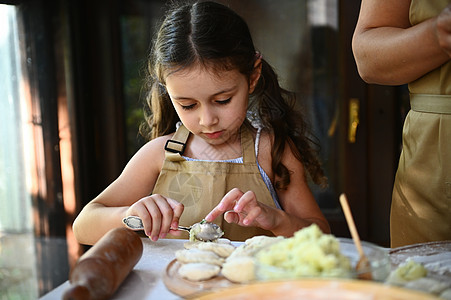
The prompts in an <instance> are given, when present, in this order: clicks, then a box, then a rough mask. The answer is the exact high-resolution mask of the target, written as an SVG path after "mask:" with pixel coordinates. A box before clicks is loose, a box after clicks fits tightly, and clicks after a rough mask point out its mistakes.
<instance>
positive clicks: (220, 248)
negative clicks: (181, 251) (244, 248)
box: [197, 242, 235, 258]
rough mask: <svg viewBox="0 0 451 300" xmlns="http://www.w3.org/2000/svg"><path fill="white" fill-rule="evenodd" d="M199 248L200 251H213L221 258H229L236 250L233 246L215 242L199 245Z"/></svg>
mask: <svg viewBox="0 0 451 300" xmlns="http://www.w3.org/2000/svg"><path fill="white" fill-rule="evenodd" d="M197 248H198V249H200V250H207V251H212V252H214V253H216V254H217V255H219V256H220V257H224V258H226V257H228V256H229V255H230V254H232V252H233V251H234V250H235V246H233V245H232V244H223V243H214V242H206V243H199V245H197Z"/></svg>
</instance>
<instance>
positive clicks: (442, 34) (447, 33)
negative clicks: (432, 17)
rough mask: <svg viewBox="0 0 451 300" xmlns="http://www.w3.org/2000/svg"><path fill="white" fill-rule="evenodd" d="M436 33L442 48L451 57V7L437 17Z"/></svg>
mask: <svg viewBox="0 0 451 300" xmlns="http://www.w3.org/2000/svg"><path fill="white" fill-rule="evenodd" d="M436 32H437V39H438V42H439V44H440V46H441V47H442V49H443V50H444V51H445V52H446V53H447V54H448V55H449V56H450V57H451V5H448V6H447V7H446V8H445V9H444V10H443V11H442V12H441V13H440V14H439V15H438V16H437V23H436Z"/></svg>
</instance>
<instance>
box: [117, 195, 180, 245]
mask: <svg viewBox="0 0 451 300" xmlns="http://www.w3.org/2000/svg"><path fill="white" fill-rule="evenodd" d="M183 209H184V207H183V204H181V203H179V202H177V201H175V200H173V199H171V198H166V197H164V196H162V195H159V194H154V195H151V196H147V197H144V198H141V199H140V200H138V201H137V202H135V203H134V204H133V205H131V206H130V207H129V208H128V209H127V211H126V214H125V217H128V216H138V217H140V218H141V220H142V222H143V225H144V232H145V234H146V235H147V236H149V237H150V238H151V239H152V241H157V240H158V239H159V238H165V237H166V235H167V234H168V233H171V234H174V235H178V234H180V232H179V231H178V230H171V228H177V226H178V223H179V219H180V216H181V215H182V213H183Z"/></svg>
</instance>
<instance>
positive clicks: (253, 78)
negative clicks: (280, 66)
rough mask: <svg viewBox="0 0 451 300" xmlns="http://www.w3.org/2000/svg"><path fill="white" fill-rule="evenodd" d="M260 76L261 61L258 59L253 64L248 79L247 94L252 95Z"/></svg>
mask: <svg viewBox="0 0 451 300" xmlns="http://www.w3.org/2000/svg"><path fill="white" fill-rule="evenodd" d="M261 74H262V59H261V57H259V58H258V59H257V60H256V61H255V63H254V71H253V72H252V74H251V77H250V78H249V94H252V93H253V92H254V90H255V87H256V86H257V82H258V80H259V79H260V75H261Z"/></svg>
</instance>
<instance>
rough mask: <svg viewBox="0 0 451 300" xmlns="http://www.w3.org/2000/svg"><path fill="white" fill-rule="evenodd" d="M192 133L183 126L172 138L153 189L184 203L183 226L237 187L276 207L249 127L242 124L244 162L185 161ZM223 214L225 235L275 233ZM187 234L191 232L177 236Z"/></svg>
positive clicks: (218, 221)
mask: <svg viewBox="0 0 451 300" xmlns="http://www.w3.org/2000/svg"><path fill="white" fill-rule="evenodd" d="M189 134H190V132H189V131H188V130H187V129H186V127H184V126H183V125H182V126H180V127H179V128H178V129H177V131H176V133H175V134H174V136H173V138H172V139H171V140H169V141H168V143H167V145H166V151H165V161H164V163H163V167H162V170H161V173H160V175H159V177H158V179H157V182H156V184H155V187H154V190H153V192H152V193H153V194H161V195H164V196H167V197H169V198H172V199H175V200H177V201H179V202H180V203H183V205H184V206H185V209H184V211H183V214H182V216H181V218H180V222H179V223H180V225H183V226H189V225H191V224H193V223H196V222H199V221H201V220H202V219H203V218H205V216H206V215H207V214H208V213H209V212H210V211H211V210H212V209H213V208H214V207H215V206H216V205H218V203H219V201H221V199H222V198H223V197H224V195H225V194H226V193H227V192H229V191H230V190H231V189H233V188H235V187H236V188H239V189H241V190H242V191H243V192H246V191H249V190H251V191H253V192H254V193H255V194H256V196H257V199H258V201H259V202H262V203H264V204H266V205H269V206H271V207H276V205H275V203H274V200H273V199H272V197H271V194H270V192H269V190H268V188H267V187H266V184H265V183H264V181H263V179H262V177H261V174H260V171H259V169H258V166H257V160H256V157H255V150H254V141H253V138H252V135H251V132H250V131H249V129H248V128H247V127H246V126H242V127H241V148H242V155H243V163H233V162H222V161H220V162H217V161H188V160H185V159H184V158H183V157H182V156H181V154H182V153H183V149H184V146H185V144H186V141H187V140H188V136H189ZM223 217H224V216H223V215H221V216H219V217H218V218H216V220H215V223H216V224H218V225H219V226H221V228H222V229H223V231H224V233H225V234H224V237H225V238H228V239H230V240H234V241H244V240H246V239H247V238H250V237H252V236H255V235H269V236H273V234H272V233H271V232H270V231H266V230H263V229H261V228H257V227H242V226H238V225H236V224H229V223H227V222H226V221H225V220H224V218H223ZM168 237H170V236H169V235H168ZM187 237H188V235H187V234H183V235H182V236H173V238H187Z"/></svg>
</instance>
